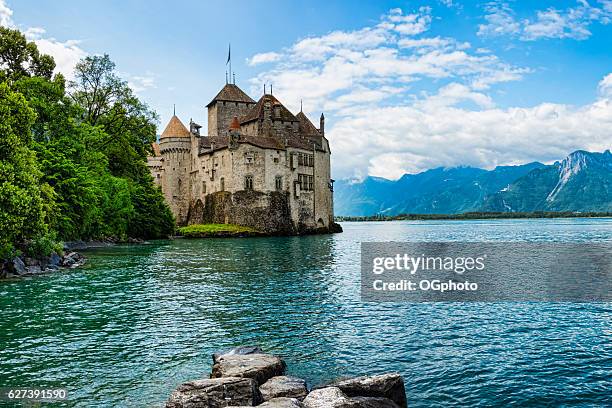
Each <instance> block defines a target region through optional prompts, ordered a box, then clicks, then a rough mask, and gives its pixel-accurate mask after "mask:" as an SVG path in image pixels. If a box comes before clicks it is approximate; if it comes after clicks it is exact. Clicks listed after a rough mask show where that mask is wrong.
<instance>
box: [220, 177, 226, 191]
mask: <svg viewBox="0 0 612 408" xmlns="http://www.w3.org/2000/svg"><path fill="white" fill-rule="evenodd" d="M219 190H220V191H225V179H224V178H223V177H221V178H220V179H219Z"/></svg>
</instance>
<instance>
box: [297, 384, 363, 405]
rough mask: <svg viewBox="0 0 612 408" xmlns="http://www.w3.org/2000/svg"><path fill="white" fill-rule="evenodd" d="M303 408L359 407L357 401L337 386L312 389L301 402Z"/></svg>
mask: <svg viewBox="0 0 612 408" xmlns="http://www.w3.org/2000/svg"><path fill="white" fill-rule="evenodd" d="M302 403H303V404H304V408H360V405H359V402H358V401H353V400H352V399H350V398H348V397H347V395H346V394H345V393H343V392H342V391H341V390H340V389H339V388H336V387H326V388H319V389H316V390H313V391H311V392H310V394H308V395H307V396H306V398H304V401H303V402H302Z"/></svg>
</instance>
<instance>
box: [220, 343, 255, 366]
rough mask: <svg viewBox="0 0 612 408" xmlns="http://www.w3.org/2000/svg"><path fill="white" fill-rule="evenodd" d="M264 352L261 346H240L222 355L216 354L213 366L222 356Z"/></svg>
mask: <svg viewBox="0 0 612 408" xmlns="http://www.w3.org/2000/svg"><path fill="white" fill-rule="evenodd" d="M262 353H263V350H262V349H261V347H259V346H238V347H235V348H233V349H231V350H228V351H224V352H222V353H214V354H213V356H212V357H213V364H214V363H216V362H217V359H218V358H219V357H221V356H228V355H232V354H240V355H244V354H262Z"/></svg>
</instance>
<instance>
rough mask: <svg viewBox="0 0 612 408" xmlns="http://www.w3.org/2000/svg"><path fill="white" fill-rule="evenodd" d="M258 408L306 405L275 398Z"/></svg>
mask: <svg viewBox="0 0 612 408" xmlns="http://www.w3.org/2000/svg"><path fill="white" fill-rule="evenodd" d="M258 407H262V408H303V407H304V405H302V403H301V402H300V401H298V400H297V399H295V398H273V399H271V400H270V401H266V402H264V403H263V404H261V405H258ZM228 408H247V407H228Z"/></svg>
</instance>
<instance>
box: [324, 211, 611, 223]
mask: <svg viewBox="0 0 612 408" xmlns="http://www.w3.org/2000/svg"><path fill="white" fill-rule="evenodd" d="M576 218H585V219H587V218H594V219H607V218H612V213H610V212H603V213H599V212H597V213H596V212H593V213H573V212H563V213H562V212H558V213H546V212H545V213H538V212H534V213H462V214H401V215H394V216H375V215H374V216H355V217H353V216H339V217H336V221H337V222H367V221H466V220H467V221H469V220H476V221H478V220H519V219H576Z"/></svg>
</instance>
